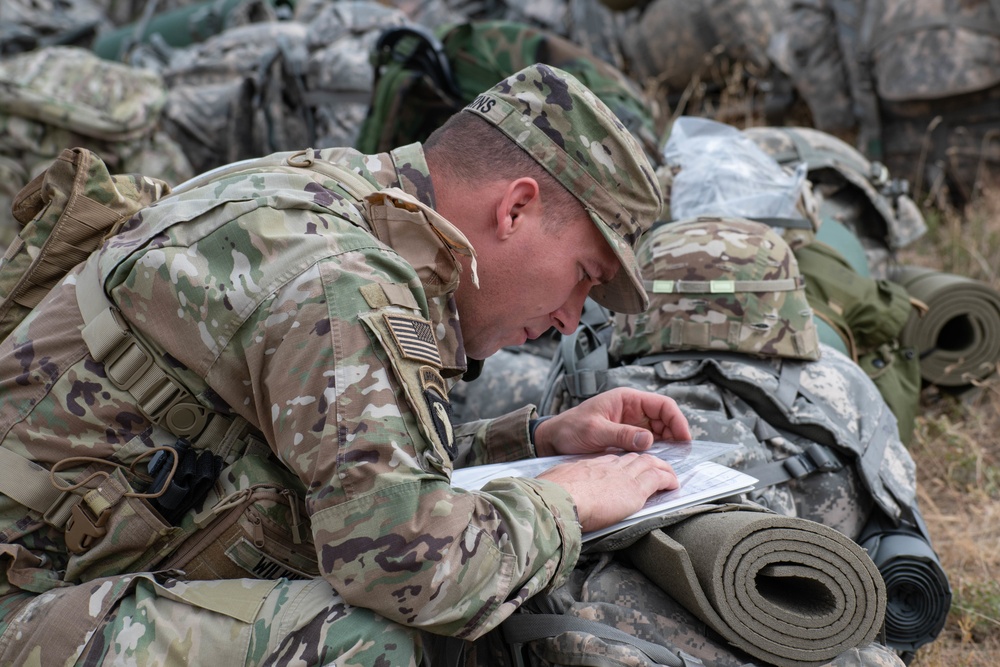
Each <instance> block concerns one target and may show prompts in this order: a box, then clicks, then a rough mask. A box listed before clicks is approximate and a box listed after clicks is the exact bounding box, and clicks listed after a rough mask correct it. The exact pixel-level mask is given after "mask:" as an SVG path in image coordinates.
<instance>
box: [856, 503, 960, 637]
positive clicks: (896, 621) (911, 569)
mask: <svg viewBox="0 0 1000 667" xmlns="http://www.w3.org/2000/svg"><path fill="white" fill-rule="evenodd" d="M858 543H859V544H860V545H861V546H862V548H864V549H865V550H866V551H867V552H868V554H869V555H870V556H871V558H872V561H874V563H875V566H876V567H878V570H879V572H881V573H882V579H883V580H884V581H885V589H886V596H887V598H888V602H887V604H886V611H885V643H886V644H887V645H888V646H890V647H892V648H894V649H896V650H897V651H900V652H901V653H904V654H911V655H912V654H913V653H915V652H916V650H917V649H918V648H920V647H921V646H923V645H924V644H928V643H930V642H932V641H934V639H935V638H936V637H937V636H938V634H940V632H941V629H942V628H944V624H945V620H946V619H947V616H948V611H949V609H950V608H951V584H950V583H949V582H948V576H947V575H946V574H945V572H944V568H943V567H941V561H940V560H939V559H938V556H937V554H936V553H934V549H933V548H931V544H930V538H929V536H928V534H927V529H926V527H925V526H924V523H923V519H922V518H921V517H920V516H919V514H918V515H917V521H916V525H911V524H906V523H903V524H900V525H899V526H894V525H893V524H892V523H891V522H890V521H888V520H887V519H885V517H884V516H883V515H882V514H881V512H873V517H872V519H871V520H869V522H868V525H867V526H865V529H864V530H863V531H861V537H860V538H859V539H858Z"/></svg>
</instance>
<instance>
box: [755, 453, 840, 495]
mask: <svg viewBox="0 0 1000 667" xmlns="http://www.w3.org/2000/svg"><path fill="white" fill-rule="evenodd" d="M843 467H844V463H843V461H841V459H840V457H839V456H838V455H837V453H836V452H834V451H833V450H832V449H830V448H829V447H826V446H824V445H821V444H819V443H815V442H814V443H812V444H811V445H809V446H808V447H806V449H805V451H804V452H802V453H801V454H795V455H793V456H789V457H787V458H784V459H781V460H780V461H771V462H770V463H762V464H761V465H758V466H754V467H752V468H747V469H745V470H744V471H743V472H745V473H746V474H748V475H750V476H751V477H756V478H757V483H756V484H754V485H753V488H754V490H756V491H760V490H761V489H766V488H767V487H769V486H774V485H775V484H781V483H782V482H787V481H789V480H792V479H799V478H802V477H805V476H807V475H811V474H813V473H815V472H834V471H837V470H840V469H841V468H843Z"/></svg>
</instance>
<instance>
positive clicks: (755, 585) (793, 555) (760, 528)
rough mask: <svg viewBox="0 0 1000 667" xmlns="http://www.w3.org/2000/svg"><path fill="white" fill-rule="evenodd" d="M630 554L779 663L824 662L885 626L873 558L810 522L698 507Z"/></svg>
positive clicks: (708, 617) (724, 630)
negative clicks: (698, 511) (700, 511)
mask: <svg viewBox="0 0 1000 667" xmlns="http://www.w3.org/2000/svg"><path fill="white" fill-rule="evenodd" d="M629 555H630V556H631V558H632V560H633V563H634V564H635V566H636V567H638V568H639V569H640V570H641V571H642V572H643V573H644V574H646V576H648V577H649V578H650V579H652V580H653V581H654V582H656V583H657V584H658V585H659V586H660V587H662V588H663V590H664V591H666V592H667V593H669V594H670V595H671V596H673V597H674V599H676V600H677V601H678V602H680V603H681V604H683V605H684V606H685V607H686V608H687V609H688V611H690V612H691V613H692V614H694V615H695V616H697V617H698V618H699V619H701V620H702V621H703V622H705V623H706V624H707V625H708V626H710V627H711V628H713V629H714V630H715V631H716V632H718V633H719V634H720V635H722V637H724V638H725V639H726V641H728V642H729V643H731V644H732V645H733V646H736V647H738V648H740V649H742V650H744V651H746V652H747V653H749V654H750V655H752V656H754V657H755V658H758V659H760V660H763V661H766V662H768V663H771V664H774V665H780V666H781V667H812V666H815V665H821V664H823V663H825V662H828V661H830V660H832V659H833V658H835V657H836V656H838V655H839V654H841V653H843V652H844V651H846V650H848V649H851V648H855V647H860V646H864V645H865V644H869V643H871V642H872V641H873V640H874V639H875V637H876V635H877V633H878V632H879V630H880V629H881V628H882V622H883V619H884V616H885V609H886V589H885V584H884V583H883V581H882V576H881V575H880V574H879V571H878V569H877V568H876V567H875V564H874V563H873V562H872V560H871V558H869V556H868V554H867V553H865V551H864V550H863V549H862V548H861V547H859V546H858V545H857V544H855V543H854V542H853V541H851V540H850V539H848V538H847V537H846V536H844V535H842V534H841V533H838V532H837V531H835V530H833V529H832V528H828V527H826V526H823V525H821V524H818V523H815V522H812V521H807V520H805V519H797V518H792V517H785V516H780V515H776V514H772V513H768V512H756V511H726V512H715V513H707V514H700V515H696V516H694V517H692V518H690V519H686V520H684V521H682V522H680V523H678V524H674V525H672V526H668V527H666V528H662V529H659V530H654V531H652V532H650V533H649V534H648V535H646V536H645V537H643V538H642V539H640V540H639V541H638V542H636V543H635V544H634V545H632V547H631V548H630V549H629Z"/></svg>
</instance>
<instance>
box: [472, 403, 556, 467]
mask: <svg viewBox="0 0 1000 667" xmlns="http://www.w3.org/2000/svg"><path fill="white" fill-rule="evenodd" d="M536 416H537V412H536V411H535V408H534V406H530V405H529V406H525V407H523V408H521V409H520V410H516V411H514V412H511V413H510V414H507V415H504V416H502V417H497V418H495V419H483V420H480V421H474V422H468V423H465V424H458V425H456V426H455V450H456V455H455V458H454V464H455V467H456V468H468V467H470V466H478V465H486V464H488V463H506V462H508V461H521V460H523V459H528V458H534V456H535V448H534V447H533V446H532V445H531V441H530V438H529V435H528V421H529V420H531V419H533V418H535V417H536Z"/></svg>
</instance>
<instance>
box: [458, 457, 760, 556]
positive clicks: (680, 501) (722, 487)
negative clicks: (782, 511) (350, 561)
mask: <svg viewBox="0 0 1000 667" xmlns="http://www.w3.org/2000/svg"><path fill="white" fill-rule="evenodd" d="M736 447H738V445H733V444H727V443H722V442H709V441H706V440H692V441H689V442H657V443H654V444H653V446H652V447H650V448H649V449H648V450H646V452H644V453H646V454H653V455H656V456H658V457H659V458H661V459H663V460H664V461H666V462H667V463H669V464H670V465H671V466H672V467H673V469H674V472H675V473H677V479H678V481H679V482H680V484H681V485H680V488H678V489H675V490H673V491H664V492H662V493H657V494H654V495H653V496H651V497H650V498H649V500H648V501H646V504H645V505H644V506H643V508H642V509H640V510H639V511H638V512H636V513H635V514H633V515H631V516H630V517H628V518H627V519H625V520H624V521H621V522H619V523H617V524H615V525H613V526H609V527H607V528H604V529H602V530H598V531H593V532H590V533H584V535H583V540H584V541H585V542H586V541H587V540H592V539H595V538H598V537H601V536H602V535H607V534H608V533H612V532H614V531H616V530H618V529H620V528H623V527H625V526H628V525H631V524H633V523H637V522H639V521H641V520H642V519H644V518H646V517H648V516H652V515H655V514H666V513H667V512H672V511H676V510H679V509H683V508H685V507H690V506H691V505H696V504H698V503H703V502H709V501H711V500H715V499H718V498H725V497H727V496H731V495H733V494H737V493H742V492H744V491H748V490H750V489H751V488H753V485H754V484H755V483H756V482H757V479H756V478H754V477H751V476H750V475H746V474H744V473H742V472H740V471H738V470H733V469H732V468H729V467H726V466H724V465H721V464H718V463H713V462H712V459H715V458H717V457H719V456H720V455H722V454H724V453H726V452H728V451H730V450H732V449H735V448H736ZM585 456H586V455H567V456H547V457H543V458H536V459H524V460H521V461H511V462H509V463H494V464H490V465H483V466H472V467H470V468H461V469H459V470H456V471H454V472H453V473H452V477H451V483H452V486H456V487H459V488H463V489H468V490H478V489H481V488H483V487H484V486H485V485H486V484H487V483H488V482H489V481H490V480H493V479H500V478H503V477H537V476H538V475H540V474H541V473H543V472H545V471H546V470H548V469H549V468H551V467H552V466H554V465H557V464H560V463H565V462H566V461H573V460H577V459H581V458H585ZM592 456H597V454H594V455H592Z"/></svg>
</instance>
